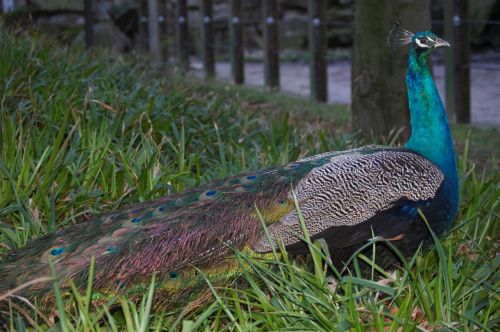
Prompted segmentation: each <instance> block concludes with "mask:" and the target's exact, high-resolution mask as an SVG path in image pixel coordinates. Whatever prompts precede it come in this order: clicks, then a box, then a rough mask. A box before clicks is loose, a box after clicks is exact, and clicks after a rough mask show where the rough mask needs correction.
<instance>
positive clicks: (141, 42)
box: [90, 0, 149, 50]
mask: <svg viewBox="0 0 500 332" xmlns="http://www.w3.org/2000/svg"><path fill="white" fill-rule="evenodd" d="M90 1H91V0H90ZM137 12H138V15H137V16H138V20H139V22H138V29H139V31H138V35H139V36H138V40H137V45H138V47H139V48H141V49H143V50H145V49H148V47H149V46H148V17H147V15H148V6H147V2H146V0H139V1H138V2H137Z"/></svg>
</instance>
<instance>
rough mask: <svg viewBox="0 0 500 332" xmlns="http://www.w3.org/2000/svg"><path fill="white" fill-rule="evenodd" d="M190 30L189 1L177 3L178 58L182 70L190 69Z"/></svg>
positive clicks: (180, 0)
mask: <svg viewBox="0 0 500 332" xmlns="http://www.w3.org/2000/svg"><path fill="white" fill-rule="evenodd" d="M188 38H189V30H188V15H187V1H186V0H178V1H177V56H178V58H179V65H180V67H181V69H182V70H188V68H189V42H188Z"/></svg>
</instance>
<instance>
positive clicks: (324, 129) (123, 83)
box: [0, 31, 500, 331]
mask: <svg viewBox="0 0 500 332" xmlns="http://www.w3.org/2000/svg"><path fill="white" fill-rule="evenodd" d="M0 55H1V56H0V77H1V78H2V80H1V81H0V121H1V123H0V244H1V246H0V254H2V253H5V252H7V250H8V249H14V248H19V247H22V246H23V245H25V244H26V242H27V241H29V240H31V239H33V238H36V237H40V236H42V235H43V234H46V233H49V232H53V231H54V230H56V229H59V228H62V227H65V226H67V225H70V224H72V223H75V222H79V221H82V220H85V219H87V218H90V217H91V216H92V215H94V214H96V213H98V212H100V211H110V210H114V209H118V208H120V207H121V206H124V205H126V204H127V203H130V202H138V201H145V200H149V199H152V198H155V197H158V196H160V195H164V194H169V193H172V192H177V191H182V190H184V189H186V188H188V187H192V186H195V185H198V184H200V183H204V182H206V181H207V180H209V179H213V178H220V177H225V176H228V175H232V174H236V173H238V172H241V171H244V170H249V169H259V168H262V167H266V166H271V165H276V164H283V163H287V162H289V161H292V160H295V159H298V158H300V157H303V156H305V155H308V154H314V153H319V152H324V151H328V150H336V149H345V148H350V147H351V146H352V145H353V144H354V145H356V144H357V142H356V141H355V140H354V141H353V136H352V135H350V134H348V133H345V132H344V133H338V130H336V128H335V126H336V123H335V121H331V120H328V122H327V123H323V122H318V121H317V118H314V117H305V118H306V119H297V118H296V117H294V116H293V114H292V116H290V115H289V114H287V113H286V112H280V111H269V110H268V109H267V110H264V111H263V110H261V109H259V108H254V107H250V106H249V104H251V102H252V100H248V99H247V98H245V100H242V99H241V98H240V97H238V96H233V95H232V94H233V91H234V94H239V90H238V89H234V90H232V89H230V90H228V91H225V92H223V93H222V92H221V91H220V90H218V89H210V88H207V86H206V84H203V85H201V84H198V83H196V82H192V81H188V80H183V79H178V78H175V77H174V76H172V75H171V74H169V73H168V71H166V69H165V72H158V71H157V72H153V71H151V70H150V69H148V68H147V67H146V66H144V64H143V63H142V62H141V61H137V60H130V59H126V58H123V57H121V56H117V55H116V54H106V53H101V54H97V55H88V54H82V53H76V52H73V51H71V50H68V49H64V48H61V47H57V48H55V47H54V45H52V44H51V43H50V42H47V41H46V40H44V39H40V38H28V37H25V36H19V35H14V34H11V33H6V32H4V31H1V32H0ZM246 97H248V98H251V95H246ZM259 98H260V97H259ZM253 101H255V99H253ZM255 102H256V103H257V101H255ZM259 102H261V101H259ZM290 103H291V102H290V101H289V100H288V101H287V103H286V104H280V103H278V104H277V105H274V104H273V105H271V108H272V107H276V108H278V109H282V108H286V107H288V106H289V105H290ZM292 103H293V101H292ZM283 105H284V106H283ZM311 107H313V106H311ZM268 108H269V107H268ZM325 122H326V121H325ZM340 125H341V127H342V128H345V123H340ZM467 159H468V151H467V149H465V152H464V153H463V156H462V158H461V165H460V167H461V181H462V183H461V207H460V213H459V218H458V220H457V226H456V227H455V229H454V230H453V231H452V232H451V233H450V234H449V235H448V236H447V237H446V238H445V239H444V240H442V241H441V242H440V241H438V240H436V243H435V248H434V249H432V250H423V251H419V252H418V253H416V254H415V256H414V257H413V258H410V259H408V260H405V262H403V263H402V266H403V267H404V268H402V269H396V270H395V271H393V272H389V271H385V270H384V269H382V268H381V267H379V266H377V265H376V264H375V263H373V260H372V257H367V256H364V255H362V254H359V255H357V256H356V257H354V258H353V264H354V269H352V270H349V271H346V272H344V273H343V274H340V273H339V271H336V270H335V268H334V267H333V266H331V264H330V263H329V262H330V260H329V254H333V255H334V254H335V253H328V252H326V249H325V246H324V245H322V243H321V242H316V243H310V242H309V248H310V251H311V256H312V260H311V262H312V263H310V264H303V263H301V262H300V261H297V260H293V259H291V258H290V257H289V256H288V255H287V254H286V252H283V251H278V252H276V253H275V254H274V255H271V256H270V257H254V256H252V255H249V254H246V253H235V257H236V259H237V260H238V262H239V263H240V264H241V269H240V273H239V275H238V276H235V279H237V280H238V282H237V283H235V285H240V284H244V285H246V287H240V286H238V287H236V286H234V285H233V286H232V287H222V288H221V287H219V286H217V285H212V284H210V282H209V281H208V280H207V283H208V284H209V286H210V289H211V292H212V294H213V302H211V303H208V304H207V305H206V306H205V307H203V308H202V309H201V310H199V311H197V312H195V313H192V312H187V311H185V312H183V311H182V310H181V309H179V310H178V311H175V312H162V311H161V310H160V311H153V309H152V308H153V303H154V290H155V282H154V281H152V283H151V285H150V287H149V289H148V290H147V292H146V293H145V295H144V299H143V301H142V302H139V303H136V302H132V301H130V300H128V299H125V298H117V299H114V300H111V302H109V303H104V304H101V305H100V306H96V307H95V306H93V305H91V302H92V298H91V295H90V294H91V282H89V286H88V289H87V291H86V292H85V294H80V293H79V292H78V291H77V290H76V289H74V288H73V290H72V292H71V293H72V296H70V297H69V298H67V297H65V298H63V297H62V296H57V297H56V300H57V301H56V304H57V305H56V306H57V307H58V315H57V319H54V317H50V316H45V314H44V313H42V312H41V311H39V310H36V304H35V309H31V310H32V311H27V310H26V309H23V308H20V307H16V304H15V303H14V302H12V303H10V309H9V310H11V314H10V317H11V319H10V321H9V322H8V324H9V325H8V326H9V327H10V328H11V329H18V330H23V329H24V328H25V327H26V326H28V325H32V326H34V329H38V330H42V329H47V328H51V329H54V330H59V329H60V330H76V331H80V330H82V331H87V330H90V331H97V330H101V329H110V330H116V331H118V330H127V331H138V330H141V331H145V330H147V329H153V330H164V329H172V330H176V329H183V330H185V331H190V330H206V331H213V330H232V331H234V330H236V331H240V330H241V331H246V330H285V329H289V330H292V329H293V330H314V331H316V330H326V331H333V330H345V329H350V330H355V331H364V330H367V329H371V330H377V331H386V330H390V331H397V330H399V329H401V328H403V329H404V330H432V329H438V328H442V329H449V330H467V329H484V330H495V329H496V328H498V327H499V315H498V313H497V311H498V309H499V303H500V302H499V294H498V289H499V286H500V280H499V273H498V271H499V264H500V260H499V259H498V254H497V253H498V244H499V242H498V239H499V238H498V231H499V223H498V214H499V209H498V204H499V196H500V188H499V185H498V183H499V181H498V180H499V176H498V174H497V173H494V174H491V173H481V171H480V170H476V169H474V166H473V165H471V164H470V163H468V162H467ZM306 240H307V239H306ZM378 240H381V239H374V241H378ZM368 245H371V244H368ZM375 254H376V252H375ZM360 264H368V265H369V266H370V267H371V270H372V271H373V273H371V274H370V276H368V277H367V276H366V275H365V274H363V273H361V269H360V268H356V267H357V266H359V265H360ZM90 275H92V274H90ZM381 278H382V279H381ZM55 287H56V288H55V293H56V294H57V293H58V290H57V284H56V285H55ZM36 312H38V313H36ZM21 317H24V318H23V319H21Z"/></svg>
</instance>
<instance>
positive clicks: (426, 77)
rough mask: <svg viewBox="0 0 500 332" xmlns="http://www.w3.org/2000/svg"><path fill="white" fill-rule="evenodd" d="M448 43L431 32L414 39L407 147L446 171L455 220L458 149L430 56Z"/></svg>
mask: <svg viewBox="0 0 500 332" xmlns="http://www.w3.org/2000/svg"><path fill="white" fill-rule="evenodd" d="M440 46H449V44H448V43H447V42H445V41H443V40H441V39H439V38H437V37H436V35H434V34H433V33H432V32H419V33H417V34H415V35H414V36H413V38H412V43H411V47H410V54H409V60H408V71H407V74H406V84H407V86H408V101H409V104H410V105H409V106H410V115H411V131H412V133H411V136H410V139H409V140H408V143H407V144H406V147H407V148H408V149H410V150H412V151H415V152H418V153H419V154H421V155H422V156H424V157H425V158H427V159H429V160H430V161H432V162H433V163H434V164H436V165H437V166H438V167H439V168H440V169H441V170H442V171H443V173H444V175H445V181H444V183H443V187H444V190H445V195H446V196H447V197H450V200H451V210H450V211H448V212H449V217H448V222H449V223H450V222H452V221H453V218H454V216H455V214H456V211H457V208H458V176H457V164H456V155H455V148H454V145H453V138H452V136H451V132H450V128H449V125H448V119H447V116H446V111H445V109H444V105H443V102H442V101H441V98H440V96H439V92H438V90H437V87H436V84H435V83H434V80H433V78H432V75H431V72H430V70H429V67H428V66H427V58H428V56H429V54H430V53H431V51H432V50H433V49H434V48H436V47H440Z"/></svg>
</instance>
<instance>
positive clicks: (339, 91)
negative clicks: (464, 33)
mask: <svg viewBox="0 0 500 332" xmlns="http://www.w3.org/2000/svg"><path fill="white" fill-rule="evenodd" d="M473 60H474V61H473V62H472V64H471V94H472V95H471V99H472V100H471V107H472V123H473V124H477V125H487V126H497V127H498V126H500V61H498V60H495V61H491V60H484V57H479V58H475V59H473ZM193 65H194V67H195V68H201V64H200V63H194V64H193ZM263 70H264V69H263V66H262V64H261V63H257V62H248V63H246V64H245V81H246V84H248V85H253V86H263V85H264V71H263ZM216 72H217V78H218V79H220V80H222V81H230V77H231V67H230V64H229V63H227V62H220V63H217V65H216ZM280 72H281V77H280V79H281V90H282V91H284V92H286V93H291V94H295V95H300V96H304V97H307V96H309V68H308V65H307V64H306V63H282V64H281V68H280ZM434 75H435V79H436V84H437V86H438V89H439V92H440V94H441V96H444V66H443V65H442V64H437V65H435V66H434ZM328 96H329V98H328V102H330V103H343V104H349V103H350V102H351V64H350V62H349V61H337V62H335V63H333V64H330V65H329V66H328Z"/></svg>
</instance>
